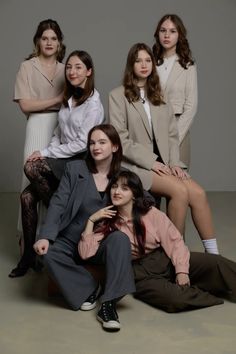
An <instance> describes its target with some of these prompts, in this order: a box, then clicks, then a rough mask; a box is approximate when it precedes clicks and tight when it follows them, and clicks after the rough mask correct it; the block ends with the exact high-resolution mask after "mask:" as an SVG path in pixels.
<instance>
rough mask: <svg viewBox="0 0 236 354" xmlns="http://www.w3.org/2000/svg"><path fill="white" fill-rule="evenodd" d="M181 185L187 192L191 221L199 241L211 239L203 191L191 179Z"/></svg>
mask: <svg viewBox="0 0 236 354" xmlns="http://www.w3.org/2000/svg"><path fill="white" fill-rule="evenodd" d="M183 184H184V185H185V186H186V188H187V190H188V195H189V206H190V208H191V215H192V219H193V222H194V225H195V227H196V229H197V231H198V233H199V235H200V237H201V239H202V240H207V239H212V238H213V236H214V227H213V221H212V215H211V210H210V206H209V203H208V200H207V196H206V193H205V191H204V190H203V189H202V187H201V186H199V184H197V183H196V182H195V181H194V180H193V179H192V178H191V179H187V180H183Z"/></svg>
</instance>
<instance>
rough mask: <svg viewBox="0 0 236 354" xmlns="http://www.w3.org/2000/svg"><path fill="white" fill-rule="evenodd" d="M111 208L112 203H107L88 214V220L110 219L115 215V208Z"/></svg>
mask: <svg viewBox="0 0 236 354" xmlns="http://www.w3.org/2000/svg"><path fill="white" fill-rule="evenodd" d="M112 208H113V205H109V206H107V207H105V208H102V209H100V210H98V211H97V212H96V213H94V214H92V215H90V217H89V220H90V221H92V222H93V223H95V222H97V221H99V220H102V219H111V218H113V216H115V215H116V213H117V211H116V210H111V209H112Z"/></svg>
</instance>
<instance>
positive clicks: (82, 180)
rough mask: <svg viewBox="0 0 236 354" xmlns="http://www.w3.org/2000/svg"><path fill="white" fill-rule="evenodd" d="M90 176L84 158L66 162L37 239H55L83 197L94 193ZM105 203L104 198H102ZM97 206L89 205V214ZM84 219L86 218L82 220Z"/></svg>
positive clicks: (72, 215)
mask: <svg viewBox="0 0 236 354" xmlns="http://www.w3.org/2000/svg"><path fill="white" fill-rule="evenodd" d="M90 177H91V173H90V172H89V170H88V168H87V165H86V162H85V161H84V160H75V161H72V162H68V163H67V165H66V168H65V172H64V175H63V176H62V178H61V181H60V185H59V187H58V189H57V191H56V192H55V193H54V195H53V196H52V198H51V201H50V205H49V208H48V211H47V215H46V219H45V222H44V224H43V225H42V228H41V230H40V234H39V236H38V239H42V238H46V239H48V240H52V241H55V239H56V237H57V235H58V233H59V232H60V231H62V230H64V229H65V228H66V227H67V226H68V225H69V224H70V223H71V222H72V220H73V218H74V217H75V216H76V214H77V212H78V211H79V208H80V205H81V203H82V201H83V199H84V197H85V196H86V198H87V197H88V196H89V193H94V189H93V188H91V187H92V186H91V178H90ZM105 205H106V198H104V206H105ZM97 207H98V208H100V207H101V206H100V205H98V206H96V205H94V204H93V205H92V206H91V214H92V213H93V212H94V211H96V210H97V209H98V208H97ZM93 210H94V211H93ZM86 221H87V218H86V220H84V222H86ZM81 223H83V221H81Z"/></svg>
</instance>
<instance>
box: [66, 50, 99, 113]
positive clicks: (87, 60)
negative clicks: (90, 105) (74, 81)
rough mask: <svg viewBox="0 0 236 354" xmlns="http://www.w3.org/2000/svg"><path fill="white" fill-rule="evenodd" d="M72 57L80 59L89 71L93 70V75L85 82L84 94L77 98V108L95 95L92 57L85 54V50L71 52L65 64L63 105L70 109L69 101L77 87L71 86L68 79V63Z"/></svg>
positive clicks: (92, 71)
mask: <svg viewBox="0 0 236 354" xmlns="http://www.w3.org/2000/svg"><path fill="white" fill-rule="evenodd" d="M71 57H78V58H79V59H80V60H81V61H82V62H83V63H84V65H85V66H86V68H87V70H89V69H91V75H90V76H88V77H87V80H86V82H85V86H84V89H82V94H81V95H80V97H78V98H75V97H74V99H75V102H76V106H80V105H81V104H82V103H84V102H85V101H86V100H87V99H88V98H89V97H90V96H92V95H93V93H94V76H95V75H94V65H93V60H92V58H91V56H90V55H89V54H88V53H87V52H85V51H84V50H74V51H73V52H71V53H70V54H69V56H68V58H67V59H66V63H65V89H64V97H63V105H64V106H65V107H68V100H69V98H70V97H71V96H73V93H74V90H75V87H74V86H73V85H71V83H70V82H69V80H68V79H67V77H66V67H67V64H68V61H69V60H70V58H71Z"/></svg>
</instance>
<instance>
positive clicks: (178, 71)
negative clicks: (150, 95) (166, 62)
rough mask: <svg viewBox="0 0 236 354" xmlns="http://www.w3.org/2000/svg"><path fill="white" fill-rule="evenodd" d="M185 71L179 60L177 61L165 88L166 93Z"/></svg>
mask: <svg viewBox="0 0 236 354" xmlns="http://www.w3.org/2000/svg"><path fill="white" fill-rule="evenodd" d="M183 70H185V69H184V68H183V67H182V66H181V65H180V64H179V62H178V59H177V60H176V61H175V63H174V65H173V68H172V70H171V72H170V75H169V77H168V79H167V82H166V86H165V88H164V92H165V93H167V92H168V91H169V89H170V88H171V87H172V86H173V84H174V82H175V81H176V80H177V79H178V77H179V76H180V75H181V73H182V72H183Z"/></svg>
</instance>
